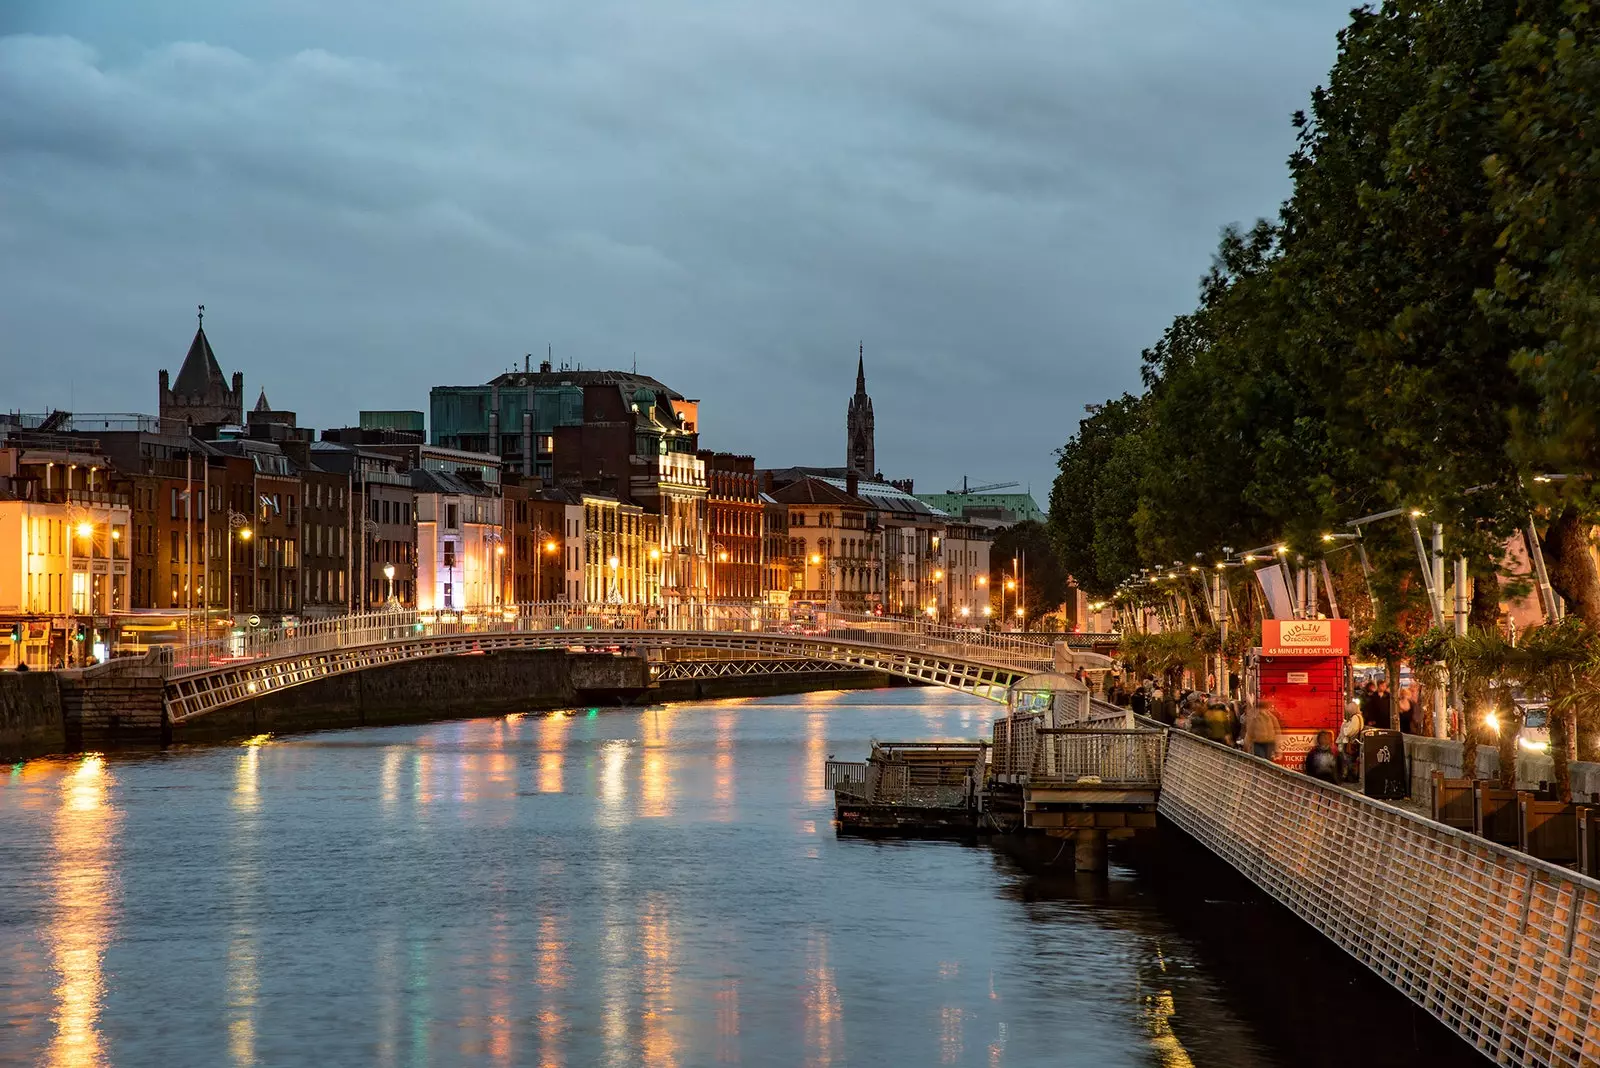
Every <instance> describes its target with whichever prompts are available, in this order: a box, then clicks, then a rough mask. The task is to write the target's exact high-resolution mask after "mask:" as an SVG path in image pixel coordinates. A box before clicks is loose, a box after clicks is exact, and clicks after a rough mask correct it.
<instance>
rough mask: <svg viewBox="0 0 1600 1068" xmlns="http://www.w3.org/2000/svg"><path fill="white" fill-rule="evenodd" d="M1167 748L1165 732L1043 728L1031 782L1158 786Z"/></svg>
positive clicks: (1035, 752) (1030, 778) (1040, 733)
mask: <svg viewBox="0 0 1600 1068" xmlns="http://www.w3.org/2000/svg"><path fill="white" fill-rule="evenodd" d="M1165 747H1166V731H1154V730H1137V729H1136V730H1126V729H1115V730H1106V729H1098V728H1097V729H1089V728H1079V727H1065V728H1041V729H1040V730H1039V740H1038V745H1037V746H1036V747H1035V750H1034V755H1033V770H1032V771H1031V772H1030V774H1029V780H1030V781H1032V782H1040V781H1061V782H1077V781H1079V780H1081V779H1085V778H1092V779H1098V780H1100V781H1101V782H1103V783H1106V784H1108V785H1109V784H1121V785H1127V784H1137V785H1141V786H1155V785H1159V784H1160V782H1161V758H1162V754H1163V752H1164V751H1165Z"/></svg>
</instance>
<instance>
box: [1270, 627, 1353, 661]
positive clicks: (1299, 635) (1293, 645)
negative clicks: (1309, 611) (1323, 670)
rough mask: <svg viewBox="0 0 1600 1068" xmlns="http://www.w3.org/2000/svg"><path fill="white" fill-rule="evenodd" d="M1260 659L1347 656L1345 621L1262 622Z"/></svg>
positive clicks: (1347, 645)
mask: <svg viewBox="0 0 1600 1068" xmlns="http://www.w3.org/2000/svg"><path fill="white" fill-rule="evenodd" d="M1261 655H1262V656H1349V655H1350V621H1349V620H1348V619H1263V620H1262V621H1261Z"/></svg>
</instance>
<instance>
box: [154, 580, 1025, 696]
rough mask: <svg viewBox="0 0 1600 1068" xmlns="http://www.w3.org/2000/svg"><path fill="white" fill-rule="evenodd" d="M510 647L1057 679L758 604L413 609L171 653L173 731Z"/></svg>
mask: <svg viewBox="0 0 1600 1068" xmlns="http://www.w3.org/2000/svg"><path fill="white" fill-rule="evenodd" d="M505 649H565V650H573V651H606V652H618V653H622V652H626V653H632V654H638V655H643V656H646V657H648V658H650V659H655V660H661V659H667V657H666V655H665V654H667V653H669V652H673V651H683V650H716V651H719V652H722V653H724V654H736V655H739V656H743V657H748V658H776V659H790V660H793V659H799V660H811V661H821V662H826V663H828V664H831V665H835V666H838V667H843V668H858V669H865V670H872V671H881V672H885V673H888V674H891V675H898V676H900V677H902V678H907V679H913V680H915V681H918V682H924V683H930V684H932V685H936V686H943V687H946V688H949V689H953V690H959V691H961V692H963V693H970V694H973V695H975V696H977V697H982V698H985V699H987V700H990V701H996V702H1000V703H1003V702H1004V701H1005V699H1006V695H1007V693H1008V691H1009V688H1010V686H1011V685H1012V684H1013V683H1015V682H1016V681H1017V680H1019V679H1021V678H1023V677H1025V676H1027V675H1031V674H1034V673H1037V672H1040V671H1044V670H1048V669H1049V668H1050V666H1051V665H1052V663H1053V652H1052V649H1051V647H1050V646H1048V645H1045V644H1043V643H1041V642H1039V641H1037V640H1029V639H1016V638H1010V637H1007V636H1005V635H1003V634H988V633H984V632H982V631H977V630H967V629H963V628H956V627H944V626H939V625H937V624H931V623H922V622H918V621H915V620H903V619H888V618H883V617H876V616H859V615H848V614H844V613H822V614H821V618H819V619H818V620H817V621H816V622H815V623H812V624H806V625H804V626H800V625H796V624H792V623H787V622H781V621H777V620H773V619H771V618H769V615H768V614H767V613H765V612H763V611H762V610H761V609H760V608H752V607H751V606H749V605H727V606H724V605H697V606H694V609H693V611H684V612H677V613H672V614H665V613H662V614H650V615H645V614H634V613H630V612H629V611H628V610H626V609H617V608H612V609H601V608H590V609H588V610H585V608H584V607H583V606H572V605H566V604H534V605H517V606H508V607H505V608H497V609H494V610H492V611H489V610H486V611H479V612H463V613H430V612H416V611H411V610H404V611H398V612H378V613H370V614H366V615H355V616H344V617H340V618H338V619H331V620H322V621H318V622H315V623H309V624H303V625H299V626H295V627H286V628H281V629H274V630H267V631H249V632H246V633H244V634H242V635H236V636H233V637H230V638H226V639H222V640H219V641H215V642H210V643H206V644H203V645H194V646H186V647H180V648H177V649H174V650H172V652H171V655H170V656H169V658H168V659H167V661H166V663H165V673H166V680H167V682H166V701H167V710H168V715H169V716H170V718H171V720H172V722H174V723H182V722H185V721H187V720H191V719H194V718H195V717H197V716H202V715H205V714H206V713H209V712H214V711H216V710H217V709H219V708H226V707H228V706H229V705H233V704H237V703H239V702H242V701H248V700H251V699H252V698H254V697H256V696H258V695H260V694H263V693H270V692H273V691H277V690H283V689H288V688H290V687H293V686H299V685H303V684H305V683H308V682H313V681H315V680H317V679H322V678H328V677H331V676H335V675H343V674H348V673H350V672H356V671H364V670H366V669H368V668H372V667H380V666H383V665H386V664H394V663H399V662H402V661H409V660H421V659H426V658H429V657H439V656H452V655H459V654H464V653H479V652H494V651H498V650H505Z"/></svg>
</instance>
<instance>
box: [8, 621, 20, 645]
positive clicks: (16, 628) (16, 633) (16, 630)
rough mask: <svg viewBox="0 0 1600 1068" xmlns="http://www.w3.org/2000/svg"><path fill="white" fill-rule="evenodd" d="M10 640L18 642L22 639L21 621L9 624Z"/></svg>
mask: <svg viewBox="0 0 1600 1068" xmlns="http://www.w3.org/2000/svg"><path fill="white" fill-rule="evenodd" d="M11 640H12V641H14V642H20V641H21V640H22V624H21V623H13V624H11Z"/></svg>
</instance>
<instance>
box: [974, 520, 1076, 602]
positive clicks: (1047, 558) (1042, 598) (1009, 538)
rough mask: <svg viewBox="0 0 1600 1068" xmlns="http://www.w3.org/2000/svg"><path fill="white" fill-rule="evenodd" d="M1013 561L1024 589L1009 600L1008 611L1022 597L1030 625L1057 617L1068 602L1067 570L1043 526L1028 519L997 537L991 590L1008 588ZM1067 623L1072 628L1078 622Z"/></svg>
mask: <svg viewBox="0 0 1600 1068" xmlns="http://www.w3.org/2000/svg"><path fill="white" fill-rule="evenodd" d="M1024 560H1025V561H1026V562H1025V563H1024ZM1013 561H1016V566H1017V567H1018V568H1019V570H1020V572H1021V578H1022V582H1021V587H1022V588H1021V589H1020V590H1018V591H1015V593H1014V594H1013V596H1012V597H1011V598H1010V599H1009V600H1008V601H1007V608H1008V610H1009V609H1010V608H1011V607H1012V606H1014V605H1016V604H1017V603H1018V602H1017V601H1016V596H1017V595H1020V596H1021V597H1022V598H1023V599H1022V601H1021V602H1020V603H1021V605H1022V607H1023V608H1024V609H1025V610H1026V612H1027V618H1028V620H1029V622H1030V624H1037V623H1039V622H1040V621H1042V620H1043V619H1044V618H1045V617H1046V616H1047V615H1052V614H1057V613H1058V612H1059V610H1060V608H1061V605H1062V603H1063V602H1065V601H1066V599H1067V571H1066V568H1064V567H1062V564H1061V557H1060V556H1058V555H1057V553H1056V551H1055V546H1054V545H1053V544H1052V543H1051V540H1050V534H1049V532H1048V531H1047V530H1046V529H1045V527H1044V524H1042V523H1038V522H1036V521H1034V520H1031V519H1029V520H1025V521H1023V522H1021V523H1017V524H1015V525H1013V526H1010V527H1006V528H1005V529H1004V530H1001V531H999V532H997V533H996V534H995V537H994V542H993V543H992V544H991V545H990V546H989V567H990V574H989V588H990V589H991V590H996V591H998V590H1003V589H1005V582H1006V579H1008V578H1010V577H1011V576H1012V574H1013V571H1012V567H1013ZM1008 622H1009V621H1008ZM1067 622H1068V624H1069V625H1070V624H1071V623H1072V622H1075V621H1073V620H1070V619H1069V620H1067Z"/></svg>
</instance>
